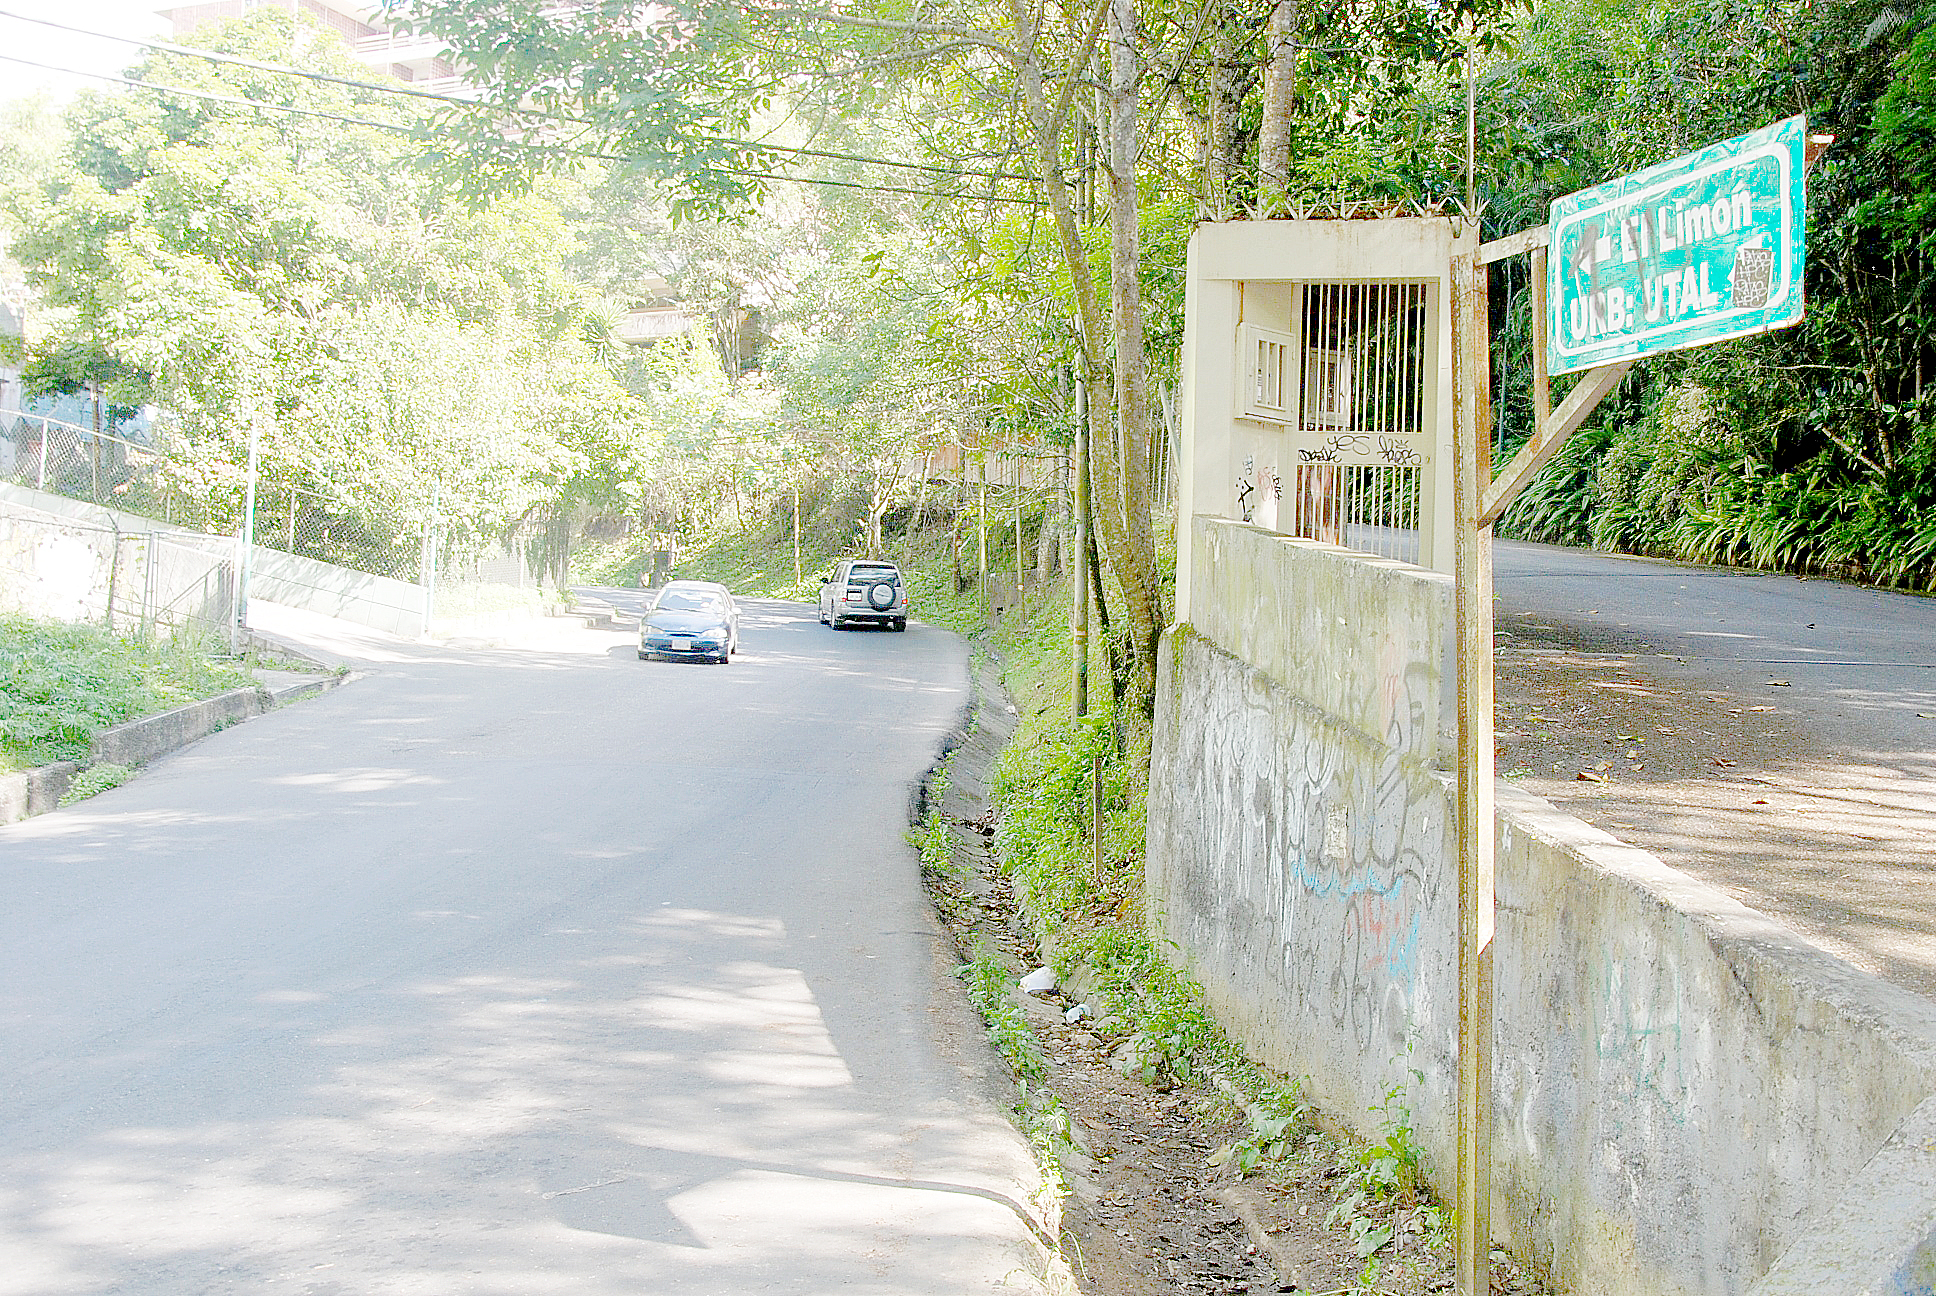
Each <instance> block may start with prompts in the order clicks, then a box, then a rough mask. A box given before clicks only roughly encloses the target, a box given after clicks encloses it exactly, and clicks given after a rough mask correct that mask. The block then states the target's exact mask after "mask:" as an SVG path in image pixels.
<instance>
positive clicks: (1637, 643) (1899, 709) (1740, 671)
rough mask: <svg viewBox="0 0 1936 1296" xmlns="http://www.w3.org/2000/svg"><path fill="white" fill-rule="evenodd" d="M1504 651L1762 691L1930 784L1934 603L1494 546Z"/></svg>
mask: <svg viewBox="0 0 1936 1296" xmlns="http://www.w3.org/2000/svg"><path fill="white" fill-rule="evenodd" d="M1493 569H1494V571H1493V590H1494V594H1495V596H1496V602H1495V605H1494V609H1495V610H1494V626H1495V628H1496V629H1497V630H1499V631H1503V632H1505V633H1504V634H1503V635H1502V636H1501V639H1500V641H1501V643H1506V642H1512V641H1517V642H1519V643H1539V642H1541V641H1551V642H1555V643H1559V644H1561V645H1563V646H1568V647H1584V648H1588V649H1592V648H1600V649H1604V650H1607V651H1610V652H1617V653H1633V654H1635V655H1637V656H1641V657H1645V658H1647V659H1649V664H1650V668H1651V669H1654V670H1656V671H1658V672H1660V673H1663V674H1668V675H1674V676H1678V677H1680V678H1684V679H1689V680H1710V681H1713V682H1716V683H1719V684H1724V685H1729V686H1737V687H1739V686H1746V687H1750V688H1753V687H1764V688H1765V687H1768V686H1769V683H1770V681H1787V683H1786V684H1782V685H1776V687H1781V688H1783V689H1784V690H1785V691H1784V692H1782V693H1781V694H1779V695H1776V694H1770V695H1769V696H1770V697H1771V699H1773V698H1776V697H1778V698H1779V700H1780V702H1781V703H1782V705H1783V706H1784V707H1792V708H1795V709H1796V710H1797V711H1798V712H1799V713H1800V714H1802V715H1804V716H1806V717H1807V718H1808V720H1809V722H1810V723H1811V724H1813V725H1816V726H1819V727H1820V731H1821V733H1822V735H1823V737H1824V738H1825V739H1826V740H1827V741H1830V742H1832V743H1834V744H1836V745H1837V746H1839V747H1841V748H1843V749H1845V750H1846V751H1848V752H1849V753H1851V754H1858V755H1862V756H1874V757H1882V758H1901V759H1904V760H1907V761H1910V762H1913V763H1915V764H1916V765H1918V766H1920V767H1921V768H1922V770H1923V772H1924V773H1925V774H1932V775H1936V599H1930V598H1922V597H1918V596H1916V595H1912V594H1898V593H1893V592H1890V591H1886V590H1874V589H1864V588H1862V587H1860V586H1856V585H1847V584H1844V583H1842V582H1840V581H1829V580H1804V579H1801V578H1798V577H1794V576H1783V575H1777V574H1773V573H1769V572H1749V571H1739V570H1735V569H1733V568H1727V567H1695V566H1690V565H1685V564H1681V563H1669V562H1659V561H1656V560H1653V559H1648V558H1633V557H1628V556H1626V555H1622V554H1605V553H1595V552H1593V551H1591V550H1586V549H1566V548H1561V547H1559V546H1557V545H1536V544H1525V543H1522V542H1517V541H1506V540H1502V541H1499V542H1497V543H1496V544H1495V545H1494V546H1493Z"/></svg>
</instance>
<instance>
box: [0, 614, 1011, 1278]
mask: <svg viewBox="0 0 1936 1296" xmlns="http://www.w3.org/2000/svg"><path fill="white" fill-rule="evenodd" d="M299 622H300V618H298V619H297V621H294V622H292V621H289V620H285V622H284V623H283V624H284V627H285V629H287V628H289V627H290V626H291V625H298V623H299ZM307 624H308V627H309V628H308V630H307V631H305V632H306V633H312V634H315V635H317V636H318V637H319V639H327V640H328V641H329V642H331V643H333V644H334V646H335V647H336V648H337V649H338V650H339V651H341V652H343V653H344V654H346V655H348V656H352V657H355V658H358V659H360V660H362V661H364V662H366V663H368V664H369V667H370V669H371V671H372V674H371V675H370V676H369V677H367V678H364V679H361V680H358V681H356V682H354V683H351V684H350V685H348V686H346V687H344V688H341V689H338V690H337V691H335V692H334V693H332V694H329V695H327V696H326V697H323V698H320V699H316V700H312V701H309V702H304V703H302V704H300V705H298V706H295V707H292V708H290V709H288V710H285V711H282V712H279V713H277V714H274V715H271V716H267V717H264V718H262V719H259V720H255V721H252V722H250V723H248V724H246V725H241V726H238V727H236V728H233V729H230V730H227V731H225V732H223V733H220V734H216V735H214V736H212V737H211V738H209V739H207V740H206V741H204V742H202V743H200V744H199V745H197V746H195V747H193V748H190V749H189V750H187V751H186V752H183V753H181V754H179V755H177V756H175V757H172V758H170V759H168V760H166V761H164V762H161V763H160V764H159V765H158V766H157V767H156V768H154V769H153V770H151V771H150V772H149V773H147V774H145V775H144V776H143V777H141V778H140V779H138V780H136V781H135V782H133V783H131V784H129V785H127V786H125V787H123V788H120V789H117V790H115V791H113V792H110V793H107V794H104V795H102V796H100V797H98V798H96V799H94V800H92V801H89V802H86V803H84V804H82V805H80V806H78V807H75V808H73V809H69V810H65V811H61V812H59V813H56V814H52V815H47V816H45V817H43V818H39V819H35V820H30V821H28V822H26V823H23V824H19V825H15V826H13V827H11V828H7V829H0V890H4V894H5V895H6V896H7V903H6V905H5V907H4V910H0V1111H4V1113H5V1115H4V1118H3V1120H0V1293H7V1294H9V1296H14V1294H18V1296H25V1294H26V1293H33V1294H34V1296H56V1294H62V1293H83V1292H85V1293H96V1292H130V1293H135V1292H138V1293H141V1294H142V1296H163V1294H172V1293H181V1294H183V1296H187V1294H190V1293H192V1294H194V1296H206V1294H208V1293H215V1292H237V1293H266V1292H281V1291H287V1292H292V1293H312V1294H315V1296H322V1294H324V1293H340V1294H342V1296H370V1294H372V1293H436V1294H438V1296H446V1294H462V1296H485V1294H497V1293H502V1294H503V1296H538V1294H540V1293H570V1294H572V1296H604V1294H607V1293H609V1294H611V1296H620V1294H621V1293H622V1294H623V1296H644V1294H646V1293H652V1294H654V1296H670V1294H673V1293H705V1294H707V1296H716V1294H718V1293H726V1292H733V1293H741V1292H748V1293H750V1292H799V1293H815V1294H818V1293H825V1292H830V1291H835V1290H839V1291H843V1292H862V1293H865V1292H874V1293H880V1294H881V1296H889V1294H892V1296H906V1294H909V1293H958V1292H986V1291H992V1290H1002V1291H1035V1290H1039V1287H1038V1284H1037V1282H1036V1281H1035V1280H1034V1279H1033V1278H1032V1277H1031V1276H1030V1275H1031V1272H1033V1271H1038V1270H1039V1268H1040V1266H1039V1263H1038V1261H1037V1260H1036V1259H1035V1250H1034V1248H1033V1246H1032V1244H1031V1236H1032V1235H1031V1232H1030V1228H1029V1226H1028V1224H1027V1221H1026V1218H1025V1215H1024V1213H1023V1210H1022V1207H1021V1205H1020V1203H1021V1202H1023V1201H1025V1199H1026V1198H1027V1196H1028V1194H1029V1192H1030V1191H1031V1188H1032V1186H1033V1184H1034V1172H1033V1169H1032V1166H1031V1165H1030V1162H1029V1158H1028V1155H1027V1151H1026V1149H1025V1147H1024V1146H1023V1145H1022V1144H1021V1142H1020V1140H1019V1139H1018V1138H1017V1137H1016V1135H1015V1134H1014V1132H1013V1131H1012V1129H1011V1128H1010V1126H1009V1125H1008V1124H1007V1123H1006V1121H1005V1120H1004V1119H1003V1117H1002V1114H1001V1110H1000V1109H1001V1104H1002V1103H1003V1101H1004V1093H1003V1090H1002V1088H1001V1087H1000V1084H1001V1081H1000V1080H999V1077H998V1075H997V1073H996V1072H995V1071H994V1070H993V1069H992V1067H991V1063H990V1059H989V1056H988V1054H987V1052H986V1049H985V1046H984V1045H983V1044H982V1042H981V1038H980V1032H979V1029H978V1027H977V1026H976V1024H975V1023H974V1022H972V1021H971V1020H970V1019H969V1018H968V1016H967V1015H966V1014H965V1013H964V1011H963V1008H962V1005H961V1003H960V1000H959V997H958V996H957V995H955V994H953V993H952V992H951V990H950V989H949V987H948V986H946V985H945V984H944V982H943V976H942V972H941V970H940V967H939V964H940V959H939V954H938V950H937V945H938V936H937V932H936V930H935V928H934V925H933V923H932V921H931V919H930V917H929V913H928V910H927V906H926V903H925V900H924V898H923V895H922V892H921V889H920V885H919V879H918V876H917V871H916V865H915V862H914V859H913V856H912V852H911V851H910V849H909V848H908V847H907V845H906V844H905V842H904V840H903V837H902V832H903V829H904V827H905V824H906V811H907V804H908V786H909V783H910V781H911V780H912V779H914V778H915V777H916V775H917V774H918V772H919V771H920V770H921V769H923V768H924V767H925V765H926V763H927V762H928V760H929V759H931V757H932V755H933V753H934V751H935V749H936V745H937V742H938V739H939V736H940V734H941V733H942V731H943V730H944V728H945V727H946V726H947V725H948V724H949V723H950V722H951V720H952V718H953V717H954V716H955V715H956V714H957V711H958V709H959V708H960V706H961V705H962V703H963V700H964V687H965V680H966V663H965V660H964V652H963V648H962V645H961V644H960V642H959V641H958V640H956V639H955V638H953V637H952V636H949V635H946V634H944V633H942V632H940V631H935V630H930V629H926V628H921V627H911V628H910V629H909V631H908V632H907V633H906V634H904V635H895V634H878V633H876V634H868V633H857V634H840V635H835V634H833V633H831V632H829V631H827V630H825V629H823V628H821V627H820V626H818V625H816V624H815V621H814V618H813V614H812V612H811V611H810V610H808V609H805V608H801V607H799V606H797V605H789V604H776V603H758V604H753V605H752V613H751V616H750V617H749V619H748V621H747V624H746V628H745V632H744V648H745V651H744V654H743V655H742V657H741V658H740V659H738V660H736V661H735V662H734V663H733V664H732V665H731V666H727V667H718V666H705V665H696V664H683V663H682V664H658V663H643V662H639V661H637V660H636V659H635V657H634V655H633V653H634V649H633V638H632V636H631V634H630V633H627V632H603V633H601V632H595V631H589V630H582V629H574V630H569V631H566V630H559V629H556V628H553V629H551V630H550V631H548V632H547V633H548V635H549V639H548V641H547V642H545V643H543V644H540V645H537V646H525V647H522V648H517V649H510V648H499V649H476V648H472V649H465V648H450V649H435V648H425V647H418V646H416V645H410V644H404V643H400V642H398V641H394V640H386V639H385V638H384V637H383V636H380V635H377V634H374V633H363V632H357V631H353V630H352V631H350V632H348V633H344V632H342V628H341V627H340V625H338V624H337V623H329V625H330V627H333V628H326V627H323V626H321V625H320V624H319V623H317V622H310V623H307ZM554 627H555V623H554ZM299 628H300V627H299Z"/></svg>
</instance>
